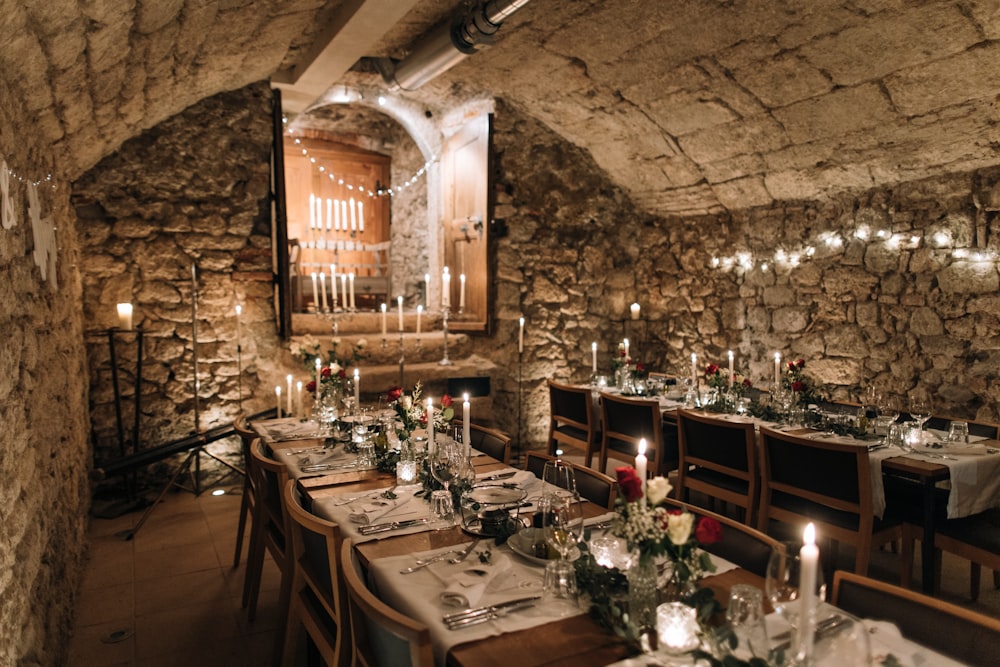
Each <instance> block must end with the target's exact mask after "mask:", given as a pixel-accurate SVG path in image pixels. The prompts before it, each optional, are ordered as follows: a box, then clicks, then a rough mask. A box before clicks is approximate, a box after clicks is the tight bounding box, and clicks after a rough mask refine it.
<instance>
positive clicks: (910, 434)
mask: <svg viewBox="0 0 1000 667" xmlns="http://www.w3.org/2000/svg"><path fill="white" fill-rule="evenodd" d="M904 426H905V427H906V445H907V446H908V447H914V446H916V445H922V444H923V442H924V432H923V431H922V430H920V422H906V424H904Z"/></svg>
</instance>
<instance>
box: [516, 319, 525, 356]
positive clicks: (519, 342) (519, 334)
mask: <svg viewBox="0 0 1000 667" xmlns="http://www.w3.org/2000/svg"><path fill="white" fill-rule="evenodd" d="M518 322H519V326H520V328H519V329H518V332H517V351H518V353H521V352H524V318H523V317H522V318H521V319H520V320H519V321H518Z"/></svg>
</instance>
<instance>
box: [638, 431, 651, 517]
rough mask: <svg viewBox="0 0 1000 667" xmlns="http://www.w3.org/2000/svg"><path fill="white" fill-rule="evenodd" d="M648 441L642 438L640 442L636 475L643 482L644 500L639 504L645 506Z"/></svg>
mask: <svg viewBox="0 0 1000 667" xmlns="http://www.w3.org/2000/svg"><path fill="white" fill-rule="evenodd" d="M647 462H648V459H646V439H645V438H642V439H641V440H639V453H638V454H636V455H635V474H636V476H638V477H639V479H640V480H642V498H641V499H640V500H639V503H640V504H641V505H643V506H645V504H646V463H647Z"/></svg>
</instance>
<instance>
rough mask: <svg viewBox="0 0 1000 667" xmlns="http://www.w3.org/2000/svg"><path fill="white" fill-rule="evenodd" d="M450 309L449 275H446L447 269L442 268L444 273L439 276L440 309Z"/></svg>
mask: <svg viewBox="0 0 1000 667" xmlns="http://www.w3.org/2000/svg"><path fill="white" fill-rule="evenodd" d="M450 307H451V274H450V273H448V267H447V266H446V267H444V272H443V273H442V274H441V308H450Z"/></svg>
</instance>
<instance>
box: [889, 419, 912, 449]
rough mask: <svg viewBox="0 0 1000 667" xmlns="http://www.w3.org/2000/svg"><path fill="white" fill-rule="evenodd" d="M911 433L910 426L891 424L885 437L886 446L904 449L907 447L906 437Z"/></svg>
mask: <svg viewBox="0 0 1000 667" xmlns="http://www.w3.org/2000/svg"><path fill="white" fill-rule="evenodd" d="M909 432H910V428H909V426H907V425H906V424H900V423H897V422H893V423H892V424H889V430H888V432H887V433H886V436H885V444H887V445H889V446H890V447H899V448H900V449H903V448H904V447H905V446H906V436H907V434H908V433H909Z"/></svg>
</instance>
